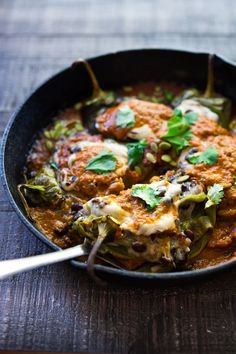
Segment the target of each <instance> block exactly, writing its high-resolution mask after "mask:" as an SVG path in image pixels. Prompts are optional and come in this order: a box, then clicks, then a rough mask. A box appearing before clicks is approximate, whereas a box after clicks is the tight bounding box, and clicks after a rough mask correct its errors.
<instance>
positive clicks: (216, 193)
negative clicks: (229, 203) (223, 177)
mask: <svg viewBox="0 0 236 354" xmlns="http://www.w3.org/2000/svg"><path fill="white" fill-rule="evenodd" d="M223 197H224V189H223V187H222V186H221V185H220V184H216V183H215V184H213V186H212V187H210V188H209V190H208V193H207V198H208V201H207V202H206V204H205V209H207V208H209V207H211V206H212V205H218V204H220V202H221V201H222V199H223Z"/></svg>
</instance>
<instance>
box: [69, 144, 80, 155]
mask: <svg viewBox="0 0 236 354" xmlns="http://www.w3.org/2000/svg"><path fill="white" fill-rule="evenodd" d="M69 150H70V152H72V153H75V152H79V151H81V147H80V146H78V145H75V146H70V148H69Z"/></svg>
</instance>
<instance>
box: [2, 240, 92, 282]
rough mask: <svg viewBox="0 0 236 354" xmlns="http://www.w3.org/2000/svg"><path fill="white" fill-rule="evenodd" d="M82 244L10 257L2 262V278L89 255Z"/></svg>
mask: <svg viewBox="0 0 236 354" xmlns="http://www.w3.org/2000/svg"><path fill="white" fill-rule="evenodd" d="M87 254H88V252H86V251H85V250H84V248H83V246H82V245H78V246H75V247H71V248H67V249H65V250H60V251H56V252H51V253H46V254H40V255H38V256H31V257H25V258H18V259H10V260H6V261H1V262H0V280H1V279H4V278H6V277H8V276H10V275H13V274H17V273H21V272H25V271H26V270H31V269H34V268H38V267H41V266H44V265H48V264H52V263H57V262H62V261H65V260H67V259H71V258H74V257H79V256H84V255H87Z"/></svg>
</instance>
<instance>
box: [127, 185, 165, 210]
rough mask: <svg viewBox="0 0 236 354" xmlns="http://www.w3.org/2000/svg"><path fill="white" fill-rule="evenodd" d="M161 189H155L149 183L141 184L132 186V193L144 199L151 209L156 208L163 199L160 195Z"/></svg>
mask: <svg viewBox="0 0 236 354" xmlns="http://www.w3.org/2000/svg"><path fill="white" fill-rule="evenodd" d="M158 194H159V191H158V190H157V191H156V190H155V189H154V188H152V187H151V186H149V185H147V184H139V185H136V186H133V187H132V190H131V195H132V196H133V197H137V198H140V199H142V200H143V201H144V202H145V203H146V204H147V206H148V208H149V209H153V208H155V207H156V206H157V205H159V204H160V203H161V201H162V199H163V198H162V197H159V196H158Z"/></svg>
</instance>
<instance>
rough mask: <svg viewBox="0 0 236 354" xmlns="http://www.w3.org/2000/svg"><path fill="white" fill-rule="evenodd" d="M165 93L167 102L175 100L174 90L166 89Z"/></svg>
mask: <svg viewBox="0 0 236 354" xmlns="http://www.w3.org/2000/svg"><path fill="white" fill-rule="evenodd" d="M163 94H164V97H165V99H166V101H167V102H172V101H173V99H174V94H173V92H171V91H169V90H165V91H164V92H163Z"/></svg>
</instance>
